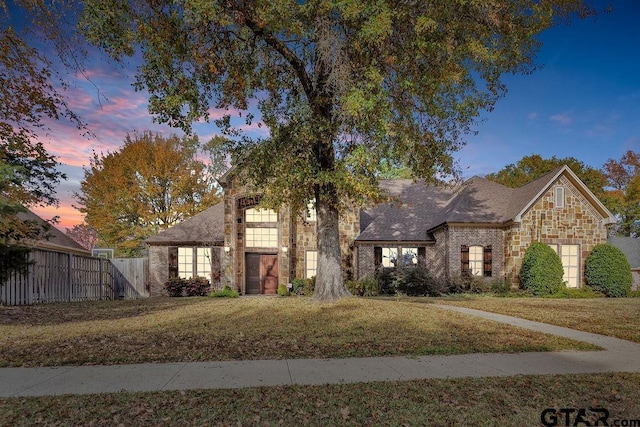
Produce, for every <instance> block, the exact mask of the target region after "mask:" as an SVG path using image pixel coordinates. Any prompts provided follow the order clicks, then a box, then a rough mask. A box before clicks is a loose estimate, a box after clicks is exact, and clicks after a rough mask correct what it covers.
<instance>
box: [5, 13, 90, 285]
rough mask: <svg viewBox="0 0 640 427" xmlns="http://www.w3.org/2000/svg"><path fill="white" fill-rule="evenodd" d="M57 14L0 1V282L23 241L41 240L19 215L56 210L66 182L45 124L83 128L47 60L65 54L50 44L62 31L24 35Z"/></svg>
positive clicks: (22, 263) (20, 260)
mask: <svg viewBox="0 0 640 427" xmlns="http://www.w3.org/2000/svg"><path fill="white" fill-rule="evenodd" d="M57 16H59V14H58V13H57V12H56V11H54V10H52V9H51V10H50V9H49V8H48V6H46V5H45V4H43V3H41V2H33V1H30V0H16V1H13V2H10V3H7V2H5V1H4V0H0V284H1V283H2V282H3V281H4V280H5V279H6V278H7V277H8V276H9V275H10V274H11V272H13V271H15V270H23V269H24V268H25V267H26V266H27V265H28V263H27V262H26V254H27V253H28V252H29V248H28V245H27V243H28V242H29V241H32V240H37V239H41V238H45V237H46V234H45V232H46V227H44V228H43V227H42V226H41V225H39V224H37V223H35V222H33V221H28V220H23V219H22V218H21V217H20V216H19V215H18V214H19V213H20V212H24V211H25V210H26V209H27V207H30V206H33V205H41V206H44V205H54V206H55V205H56V203H57V199H56V196H55V189H56V186H57V184H58V183H59V182H60V180H62V179H64V178H65V176H64V174H63V173H61V172H60V171H59V170H58V169H57V166H58V163H57V161H56V159H55V157H54V156H52V155H51V154H49V153H48V152H47V150H46V148H45V146H44V144H43V142H42V136H43V134H45V133H46V131H47V130H48V129H47V123H48V122H49V121H54V120H60V119H66V120H69V121H71V122H72V123H74V124H76V125H77V126H79V127H82V123H81V121H80V120H79V118H78V117H77V116H76V115H75V114H74V113H73V112H72V111H71V110H70V109H69V107H68V105H67V104H66V102H65V100H64V97H63V95H62V94H63V92H64V82H63V81H62V80H61V79H60V78H59V76H57V75H56V73H55V72H54V71H53V65H52V64H53V59H52V57H51V56H53V55H55V56H56V58H58V59H59V58H60V56H59V55H58V54H60V53H61V52H62V50H64V47H63V45H65V43H61V44H57V43H56V42H55V41H60V40H61V39H60V36H61V34H62V30H61V29H60V28H59V27H56V26H55V25H51V26H50V27H47V28H48V29H49V31H45V30H43V31H41V32H40V33H36V32H29V31H27V30H28V29H30V28H40V26H39V25H37V24H39V23H42V22H44V21H47V22H50V23H51V22H53V21H55V17H57ZM16 22H21V23H22V24H23V25H22V26H21V27H16V26H15V23H16ZM42 28H44V27H42ZM48 42H51V43H52V44H53V45H54V46H53V47H52V48H51V50H50V51H46V50H45V49H43V46H49V45H48V44H47V43H48ZM56 48H60V49H56ZM66 52H71V51H70V50H66ZM75 52H76V53H78V52H79V51H77V50H76V51H75ZM49 54H50V55H49ZM63 56H64V55H63Z"/></svg>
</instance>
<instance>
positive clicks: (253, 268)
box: [245, 254, 278, 294]
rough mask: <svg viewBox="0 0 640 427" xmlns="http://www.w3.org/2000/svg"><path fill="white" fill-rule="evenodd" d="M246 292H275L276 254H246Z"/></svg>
mask: <svg viewBox="0 0 640 427" xmlns="http://www.w3.org/2000/svg"><path fill="white" fill-rule="evenodd" d="M245 265H246V272H245V277H246V287H245V293H247V294H275V293H276V292H277V290H278V255H262V254H247V255H246V264H245Z"/></svg>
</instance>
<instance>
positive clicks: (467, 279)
mask: <svg viewBox="0 0 640 427" xmlns="http://www.w3.org/2000/svg"><path fill="white" fill-rule="evenodd" d="M490 290H491V284H490V283H489V282H487V281H485V280H484V278H482V277H479V276H474V275H473V274H472V273H471V270H464V271H462V272H461V273H460V274H459V275H454V276H451V277H450V279H449V282H448V285H447V292H448V293H454V294H455V293H462V292H470V293H476V294H480V293H485V292H489V291H490Z"/></svg>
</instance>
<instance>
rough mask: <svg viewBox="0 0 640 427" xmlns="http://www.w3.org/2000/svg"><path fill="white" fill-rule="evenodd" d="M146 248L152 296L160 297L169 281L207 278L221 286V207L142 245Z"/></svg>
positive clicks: (203, 213)
mask: <svg viewBox="0 0 640 427" xmlns="http://www.w3.org/2000/svg"><path fill="white" fill-rule="evenodd" d="M145 242H146V243H147V245H148V246H149V283H150V294H151V296H158V295H162V294H163V291H162V286H163V284H164V283H165V282H166V281H167V280H169V278H170V277H184V278H189V277H193V276H201V277H206V278H207V279H209V281H210V282H211V283H212V284H213V285H214V286H216V285H217V284H218V283H219V282H220V260H221V258H222V247H223V245H224V204H223V203H218V204H217V205H215V206H212V207H210V208H208V209H206V210H204V211H202V212H200V213H199V214H197V215H194V216H192V217H191V218H188V219H186V220H185V221H183V222H181V223H180V224H178V225H175V226H174V227H171V228H169V229H167V230H164V231H162V232H161V233H158V234H157V235H156V236H154V237H151V238H149V239H147V240H146V241H145Z"/></svg>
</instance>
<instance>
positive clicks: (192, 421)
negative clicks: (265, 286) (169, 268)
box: [0, 373, 640, 427]
mask: <svg viewBox="0 0 640 427" xmlns="http://www.w3.org/2000/svg"><path fill="white" fill-rule="evenodd" d="M639 384H640V374H638V373H615V374H583V375H541V376H531V375H530V376H514V377H494V378H463V379H454V380H419V381H404V382H388V383H366V384H344V385H324V386H282V387H261V388H248V389H235V390H195V391H171V392H153V393H110V394H97V395H85V396H75V395H73V396H71V395H65V396H47V397H37V398H35V397H34V398H10V399H2V400H0V425H11V426H37V425H47V426H59V425H84V426H110V425H136V426H183V425H184V426H186V425H189V426H249V425H252V426H262V425H286V426H293V425H302V426H304V425H309V426H327V425H332V426H343V425H344V426H350V425H376V426H379V425H429V426H474V427H475V426H498V425H499V426H539V425H541V415H542V412H543V411H544V410H545V409H546V408H554V409H555V411H553V412H548V413H547V415H546V417H547V418H546V420H547V421H548V422H551V421H552V418H550V417H553V416H554V415H555V416H557V417H558V424H556V425H578V424H574V421H575V420H576V416H577V414H578V411H579V410H580V409H584V410H585V418H584V419H585V420H587V421H589V422H590V424H584V423H580V424H579V425H596V424H595V420H596V419H598V418H599V417H600V416H601V415H602V413H601V412H594V411H592V410H591V409H590V408H601V409H605V410H606V411H607V412H608V415H609V417H608V421H609V424H608V425H614V424H613V421H614V420H639V419H640V400H639V399H638V398H637V397H638V392H639V391H640V387H639ZM563 408H565V409H566V408H569V409H571V408H575V411H573V412H572V413H569V416H570V420H569V421H568V422H569V423H568V424H565V418H564V417H565V416H566V413H568V412H566V413H561V412H559V411H560V410H561V409H563ZM547 425H554V424H547ZM599 425H604V424H602V423H600V424H599ZM617 425H640V424H617Z"/></svg>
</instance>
